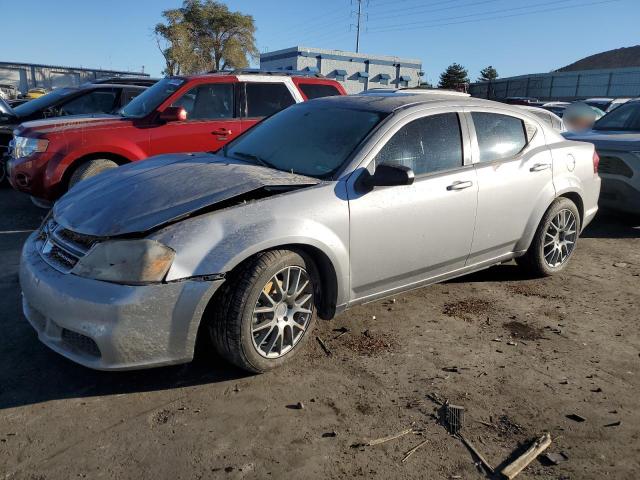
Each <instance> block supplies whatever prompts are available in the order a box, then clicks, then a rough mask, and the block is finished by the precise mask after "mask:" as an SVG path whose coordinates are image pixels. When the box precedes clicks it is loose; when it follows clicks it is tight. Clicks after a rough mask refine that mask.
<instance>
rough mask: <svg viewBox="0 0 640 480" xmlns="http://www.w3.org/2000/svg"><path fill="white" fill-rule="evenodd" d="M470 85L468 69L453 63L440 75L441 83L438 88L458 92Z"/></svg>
mask: <svg viewBox="0 0 640 480" xmlns="http://www.w3.org/2000/svg"><path fill="white" fill-rule="evenodd" d="M468 83H469V74H468V72H467V69H466V68H464V67H463V66H462V65H460V64H459V63H452V64H451V65H449V66H448V67H447V69H446V70H445V71H444V72H442V73H441V74H440V82H439V83H438V88H447V89H451V90H458V89H461V88H464V86H466V84H468Z"/></svg>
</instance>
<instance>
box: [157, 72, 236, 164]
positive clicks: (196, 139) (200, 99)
mask: <svg viewBox="0 0 640 480" xmlns="http://www.w3.org/2000/svg"><path fill="white" fill-rule="evenodd" d="M216 80H218V81H215V82H207V83H199V84H196V85H194V86H193V87H192V88H190V89H188V90H187V91H186V92H185V93H184V94H183V95H181V96H180V97H179V98H178V99H177V100H175V101H174V102H173V103H172V104H171V106H173V107H182V108H184V109H185V111H186V112H187V119H186V120H184V121H177V122H168V123H165V124H159V125H157V126H155V127H153V128H151V129H150V133H151V154H152V155H158V154H161V153H174V152H207V151H214V150H218V149H219V148H221V147H222V146H223V145H224V144H226V143H227V142H229V141H230V140H231V139H233V138H235V137H236V136H238V135H239V134H240V133H241V127H242V125H241V121H240V118H238V115H237V114H236V107H235V105H236V100H235V88H236V84H235V83H234V82H233V81H232V80H231V81H230V80H229V79H216ZM220 80H227V81H220Z"/></svg>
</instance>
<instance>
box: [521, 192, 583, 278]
mask: <svg viewBox="0 0 640 480" xmlns="http://www.w3.org/2000/svg"><path fill="white" fill-rule="evenodd" d="M562 210H569V211H570V212H571V213H572V214H573V216H574V218H575V221H576V237H575V243H574V245H573V248H572V250H571V251H570V252H569V255H568V256H567V258H566V259H565V260H564V261H563V262H562V263H561V264H560V265H557V266H553V267H552V266H551V265H549V264H548V263H547V261H546V260H545V257H544V241H545V233H546V232H547V230H548V228H549V225H550V224H551V222H552V221H553V219H554V218H555V217H556V216H557V215H558V213H559V212H561V211H562ZM580 228H581V219H580V212H578V208H577V207H576V204H575V203H573V202H572V201H571V200H569V199H568V198H565V197H560V198H557V199H556V200H555V201H554V202H553V203H552V204H551V206H550V207H549V208H548V210H547V211H546V213H545V214H544V216H543V217H542V220H540V224H539V225H538V228H537V230H536V233H535V236H534V237H533V241H532V242H531V245H530V246H529V249H528V250H527V253H526V254H524V255H523V256H522V257H518V258H516V263H517V264H518V265H519V266H520V267H522V268H523V269H525V270H526V271H527V272H528V273H529V274H530V275H532V276H534V277H548V276H550V275H554V274H556V273H559V272H561V271H562V270H564V269H565V268H566V267H567V264H568V263H569V260H570V259H571V257H572V256H573V253H574V252H575V249H576V245H577V242H578V237H579V235H580Z"/></svg>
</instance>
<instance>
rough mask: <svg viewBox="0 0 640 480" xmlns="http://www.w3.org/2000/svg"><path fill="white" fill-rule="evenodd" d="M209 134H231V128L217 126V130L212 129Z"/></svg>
mask: <svg viewBox="0 0 640 480" xmlns="http://www.w3.org/2000/svg"><path fill="white" fill-rule="evenodd" d="M211 135H220V136H225V135H231V130H229V129H228V128H218V129H217V130H214V131H213V132H211Z"/></svg>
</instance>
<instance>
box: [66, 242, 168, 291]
mask: <svg viewBox="0 0 640 480" xmlns="http://www.w3.org/2000/svg"><path fill="white" fill-rule="evenodd" d="M174 257H175V252H174V251H173V250H172V249H171V248H169V247H167V246H165V245H163V244H161V243H160V242H157V241H155V240H146V239H141V240H107V241H105V242H101V243H98V244H96V245H94V246H93V247H92V248H91V249H90V250H89V251H88V252H87V254H86V255H85V256H84V257H82V258H81V259H80V260H79V261H78V263H76V265H75V266H74V267H73V269H72V270H71V273H73V274H75V275H78V276H80V277H86V278H92V279H94V280H102V281H105V282H113V283H122V284H125V285H145V284H147V283H154V282H161V281H162V280H164V277H165V275H166V274H167V272H168V271H169V268H170V267H171V264H172V263H173V259H174Z"/></svg>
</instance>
